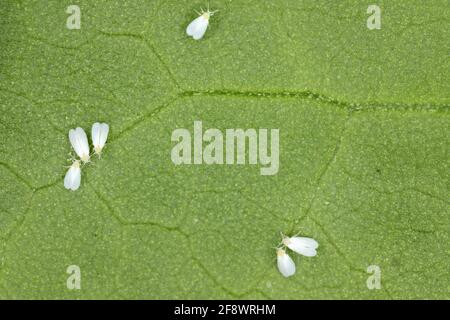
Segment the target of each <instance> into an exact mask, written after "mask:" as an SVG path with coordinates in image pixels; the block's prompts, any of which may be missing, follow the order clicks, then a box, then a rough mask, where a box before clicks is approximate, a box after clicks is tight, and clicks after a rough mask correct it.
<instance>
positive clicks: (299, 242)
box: [276, 234, 319, 277]
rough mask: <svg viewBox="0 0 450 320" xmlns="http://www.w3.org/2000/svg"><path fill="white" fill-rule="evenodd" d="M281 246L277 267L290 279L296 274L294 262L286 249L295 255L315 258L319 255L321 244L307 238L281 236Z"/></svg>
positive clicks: (278, 252)
mask: <svg viewBox="0 0 450 320" xmlns="http://www.w3.org/2000/svg"><path fill="white" fill-rule="evenodd" d="M281 238H282V240H281V244H280V246H278V247H277V248H276V249H277V266H278V270H279V271H280V273H281V274H282V275H283V276H284V277H290V276H292V275H294V274H295V270H296V268H295V263H294V260H292V258H291V257H290V256H289V255H288V254H287V253H286V250H285V248H286V247H287V248H289V249H291V250H292V251H294V252H295V253H298V254H301V255H303V256H305V257H314V256H316V255H317V251H316V249H317V248H318V247H319V244H318V243H317V241H316V240H314V239H312V238H306V237H297V236H293V237H288V236H285V235H283V234H281Z"/></svg>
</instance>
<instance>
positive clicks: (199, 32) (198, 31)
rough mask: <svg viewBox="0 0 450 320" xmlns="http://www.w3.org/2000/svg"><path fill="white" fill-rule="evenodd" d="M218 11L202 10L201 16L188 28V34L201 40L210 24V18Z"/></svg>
mask: <svg viewBox="0 0 450 320" xmlns="http://www.w3.org/2000/svg"><path fill="white" fill-rule="evenodd" d="M216 12H217V10H216V11H209V8H208V10H206V11H203V10H202V11H201V12H200V13H199V17H197V18H196V19H194V20H193V21H192V22H191V23H190V24H189V25H188V26H187V28H186V33H187V35H188V36H190V37H192V38H194V39H195V40H200V39H201V38H203V35H204V34H205V32H206V29H207V28H208V25H209V18H211V17H212V16H213V15H214V13H216Z"/></svg>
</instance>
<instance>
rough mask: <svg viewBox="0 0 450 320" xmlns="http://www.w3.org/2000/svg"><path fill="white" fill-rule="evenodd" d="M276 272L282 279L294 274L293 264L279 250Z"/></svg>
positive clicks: (282, 251) (281, 250)
mask: <svg viewBox="0 0 450 320" xmlns="http://www.w3.org/2000/svg"><path fill="white" fill-rule="evenodd" d="M277 266H278V270H279V271H280V273H281V274H282V275H283V276H284V277H290V276H292V275H293V274H294V273H295V263H294V261H293V260H292V259H291V257H290V256H289V255H288V254H287V253H286V251H284V250H283V249H281V248H278V249H277Z"/></svg>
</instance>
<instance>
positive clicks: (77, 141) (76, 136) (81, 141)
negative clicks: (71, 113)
mask: <svg viewBox="0 0 450 320" xmlns="http://www.w3.org/2000/svg"><path fill="white" fill-rule="evenodd" d="M69 140H70V143H71V144H72V147H73V149H74V150H75V152H76V153H77V155H78V156H79V157H80V159H81V161H83V162H84V163H86V162H89V159H90V155H89V143H88V139H87V136H86V132H84V130H83V129H82V128H76V129H71V130H70V131H69Z"/></svg>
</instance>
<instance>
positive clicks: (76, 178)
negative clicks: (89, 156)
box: [64, 160, 81, 191]
mask: <svg viewBox="0 0 450 320" xmlns="http://www.w3.org/2000/svg"><path fill="white" fill-rule="evenodd" d="M80 182H81V168H80V161H79V160H75V161H74V162H73V163H72V165H71V166H70V168H69V170H67V173H66V176H65V177H64V187H65V188H66V189H69V190H72V191H75V190H77V189H78V188H79V187H80Z"/></svg>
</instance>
